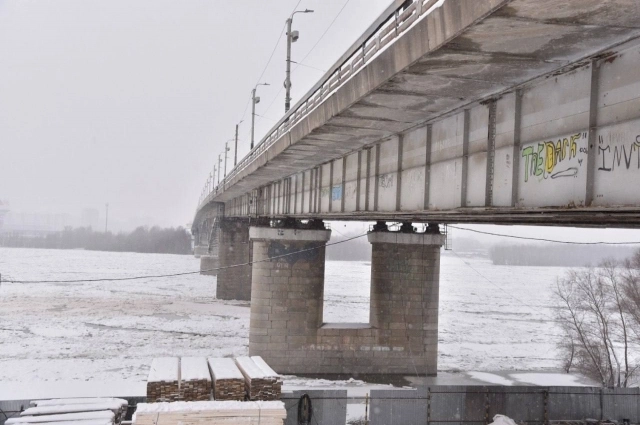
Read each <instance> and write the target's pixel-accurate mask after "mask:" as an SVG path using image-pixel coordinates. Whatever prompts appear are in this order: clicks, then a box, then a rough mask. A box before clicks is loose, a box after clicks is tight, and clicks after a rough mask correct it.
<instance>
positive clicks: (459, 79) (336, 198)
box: [194, 0, 640, 226]
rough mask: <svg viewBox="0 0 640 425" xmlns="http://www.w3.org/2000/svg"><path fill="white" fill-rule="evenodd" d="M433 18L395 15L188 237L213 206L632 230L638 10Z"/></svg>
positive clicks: (629, 2)
mask: <svg viewBox="0 0 640 425" xmlns="http://www.w3.org/2000/svg"><path fill="white" fill-rule="evenodd" d="M433 4H434V1H425V0H419V1H418V0H417V1H414V2H413V3H411V7H410V8H409V9H405V10H404V11H403V9H400V11H399V12H398V15H397V18H393V17H392V19H391V20H390V21H389V22H388V23H387V24H385V25H386V26H385V25H383V26H382V28H381V29H380V30H378V32H377V33H375V34H373V36H372V37H371V38H370V39H369V41H367V42H365V43H363V49H362V51H361V52H360V54H359V55H358V54H356V55H355V56H354V57H353V58H350V59H349V60H347V61H346V62H345V63H344V64H342V65H341V66H339V67H337V71H335V72H334V73H333V74H332V75H333V76H331V75H330V76H329V77H328V81H327V82H326V83H325V84H324V85H319V86H318V87H319V88H318V89H317V90H316V91H315V92H313V93H311V94H310V95H309V96H308V98H307V99H306V100H305V99H303V101H302V102H300V104H299V105H297V107H294V108H293V109H292V111H291V113H290V114H289V115H287V116H285V117H284V118H283V120H282V121H281V122H280V123H279V124H278V125H277V126H276V127H274V130H273V131H272V132H271V133H270V134H269V135H268V136H267V137H265V139H264V140H263V141H262V142H261V144H259V145H258V146H257V148H256V149H255V150H254V151H253V153H251V154H249V155H248V156H247V157H246V158H244V159H243V160H242V161H241V162H240V163H239V164H238V167H236V169H234V170H233V171H232V172H231V173H230V174H229V175H228V176H227V178H226V179H225V181H224V183H222V184H221V185H220V186H219V187H218V189H217V190H216V191H214V192H212V193H211V194H209V195H208V196H207V197H206V198H205V199H204V200H203V201H202V202H201V204H200V205H199V208H198V213H197V216H196V220H195V221H194V222H199V221H201V216H202V214H206V213H207V211H208V210H209V208H210V206H211V205H212V203H224V204H225V207H226V208H225V215H227V216H270V217H284V216H294V217H299V218H311V217H323V218H332V219H356V220H363V219H365V220H374V219H391V218H393V219H406V220H413V221H436V222H491V223H500V222H507V223H523V224H538V223H539V224H547V225H550V224H559V225H615V226H637V225H638V224H640V184H638V183H640V173H638V169H639V168H640V162H639V160H638V158H636V156H637V149H638V148H637V146H636V145H635V144H634V143H636V137H637V136H638V135H639V134H640V123H639V122H638V121H637V120H638V119H639V118H640V110H639V109H640V107H639V105H640V98H639V97H640V77H639V76H638V73H637V69H638V68H639V67H640V58H639V56H640V55H639V51H638V48H637V44H636V42H637V40H638V37H639V36H640V3H639V2H637V1H635V0H485V1H476V0H446V1H445V2H444V4H442V6H441V7H439V8H436V9H434V10H432V11H431V12H430V13H428V14H426V13H423V14H422V15H419V16H418V15H417V14H418V12H419V10H418V9H420V7H422V10H426V9H428V7H429V6H430V5H433ZM412 8H413V9H412ZM412 17H413V18H412ZM403 19H404V20H403ZM412 19H415V20H414V21H412ZM396 30H397V32H398V35H397V36H395V38H394V39H390V38H389V37H390V34H391V35H394V34H395V33H394V31H396ZM385 43H388V45H386V46H384V45H385ZM376 46H381V47H376ZM382 46H384V47H386V48H385V49H383V47H382ZM363 57H364V59H366V61H363V60H362V59H363ZM356 69H357V70H356ZM551 143H552V144H553V146H554V147H553V148H552V147H551ZM614 162H615V164H614ZM621 186H624V187H625V189H624V190H620V187H621Z"/></svg>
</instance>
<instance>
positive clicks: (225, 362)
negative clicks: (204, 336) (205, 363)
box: [209, 357, 244, 379]
mask: <svg viewBox="0 0 640 425" xmlns="http://www.w3.org/2000/svg"><path fill="white" fill-rule="evenodd" d="M209 367H211V373H212V374H213V378H214V379H244V376H243V375H242V372H240V369H238V366H236V362H235V361H233V359H230V358H227V357H216V358H214V357H211V358H209Z"/></svg>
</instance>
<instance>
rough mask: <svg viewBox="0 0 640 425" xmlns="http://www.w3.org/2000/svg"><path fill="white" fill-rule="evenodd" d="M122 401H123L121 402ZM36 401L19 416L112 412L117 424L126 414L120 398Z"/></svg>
mask: <svg viewBox="0 0 640 425" xmlns="http://www.w3.org/2000/svg"><path fill="white" fill-rule="evenodd" d="M123 402H124V403H123ZM36 403H40V404H38V405H36V406H34V407H29V408H28V409H26V410H25V411H23V412H22V413H20V416H21V417H30V416H35V417H38V418H41V417H43V416H53V415H56V416H68V415H67V414H70V413H71V414H73V413H76V414H86V413H92V412H103V411H107V412H111V413H112V414H113V422H114V423H115V424H119V423H120V422H122V419H123V418H124V417H125V415H126V414H127V405H128V403H127V401H126V400H122V399H95V401H94V402H86V403H85V402H81V403H77V400H73V399H70V400H69V401H66V400H64V399H58V400H52V401H50V402H45V403H44V404H43V403H42V402H41V401H40V400H39V401H37V402H36ZM54 422H58V421H54Z"/></svg>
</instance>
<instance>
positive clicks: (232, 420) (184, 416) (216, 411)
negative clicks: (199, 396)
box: [133, 401, 287, 425]
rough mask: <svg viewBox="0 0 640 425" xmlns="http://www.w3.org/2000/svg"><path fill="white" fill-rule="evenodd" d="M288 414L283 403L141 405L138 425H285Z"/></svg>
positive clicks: (235, 402) (135, 417) (228, 402)
mask: <svg viewBox="0 0 640 425" xmlns="http://www.w3.org/2000/svg"><path fill="white" fill-rule="evenodd" d="M286 417H287V411H286V410H285V408H284V403H283V402H281V401H258V402H254V403H246V402H241V401H193V402H176V403H152V404H149V403H138V408H137V410H136V413H135V415H134V417H133V421H134V423H135V424H136V425H156V424H163V425H202V424H206V425H231V424H233V425H258V424H259V425H283V423H284V420H285V418H286Z"/></svg>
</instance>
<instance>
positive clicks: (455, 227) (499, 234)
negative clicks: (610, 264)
mask: <svg viewBox="0 0 640 425" xmlns="http://www.w3.org/2000/svg"><path fill="white" fill-rule="evenodd" d="M448 226H449V227H450V228H452V229H457V230H465V231H467V232H473V233H480V234H482V235H489V236H499V237H502V238H511V239H522V240H527V241H538V242H551V243H563V244H568V245H640V242H573V241H560V240H556V239H545V238H531V237H527V236H514V235H505V234H504V233H492V232H483V231H482V230H475V229H468V228H466V227H458V226H453V225H451V224H449V225H448Z"/></svg>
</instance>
